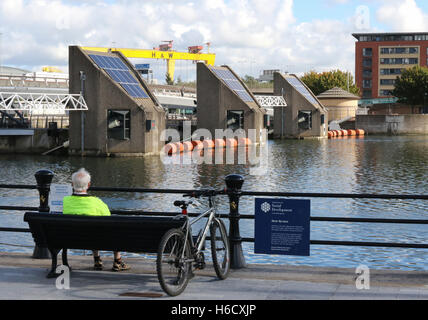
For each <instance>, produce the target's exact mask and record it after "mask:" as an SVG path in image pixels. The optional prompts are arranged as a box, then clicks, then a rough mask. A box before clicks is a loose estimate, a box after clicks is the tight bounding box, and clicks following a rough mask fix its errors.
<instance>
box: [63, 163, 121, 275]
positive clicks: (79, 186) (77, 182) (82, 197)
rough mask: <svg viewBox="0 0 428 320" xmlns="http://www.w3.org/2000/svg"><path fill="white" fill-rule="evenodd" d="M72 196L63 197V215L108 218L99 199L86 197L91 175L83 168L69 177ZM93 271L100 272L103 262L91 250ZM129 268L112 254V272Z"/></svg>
mask: <svg viewBox="0 0 428 320" xmlns="http://www.w3.org/2000/svg"><path fill="white" fill-rule="evenodd" d="M71 180H72V184H73V195H72V196H67V197H64V200H63V214H77V215H86V216H110V215H111V213H110V210H109V208H108V206H107V205H106V204H105V203H104V202H103V201H102V200H101V199H99V198H97V197H93V196H90V195H88V193H87V191H88V189H89V186H90V185H91V175H90V174H89V172H87V171H86V170H85V169H84V168H82V169H80V170H79V171H77V172H75V173H73V175H72V176H71ZM92 252H93V255H94V269H95V270H102V269H103V262H102V260H101V257H100V254H99V251H98V250H93V251H92ZM129 269H130V267H129V266H128V265H127V264H126V263H125V262H123V261H122V258H121V255H120V252H114V262H113V268H112V270H113V271H124V270H129Z"/></svg>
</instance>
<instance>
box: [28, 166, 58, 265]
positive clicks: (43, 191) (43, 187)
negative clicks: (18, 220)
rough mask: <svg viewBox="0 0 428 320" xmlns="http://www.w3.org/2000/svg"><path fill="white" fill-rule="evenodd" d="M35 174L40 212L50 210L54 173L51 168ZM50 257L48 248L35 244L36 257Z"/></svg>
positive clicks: (34, 256)
mask: <svg viewBox="0 0 428 320" xmlns="http://www.w3.org/2000/svg"><path fill="white" fill-rule="evenodd" d="M34 176H35V177H36V182H37V190H38V191H39V200H40V205H39V212H42V213H46V212H49V211H50V208H49V192H50V190H51V182H52V179H53V177H54V173H53V172H52V171H50V170H46V169H42V170H39V171H37V172H36V174H35V175H34ZM50 257H51V256H50V253H49V250H48V249H47V248H40V247H39V246H37V245H36V246H35V248H34V251H33V258H34V259H50Z"/></svg>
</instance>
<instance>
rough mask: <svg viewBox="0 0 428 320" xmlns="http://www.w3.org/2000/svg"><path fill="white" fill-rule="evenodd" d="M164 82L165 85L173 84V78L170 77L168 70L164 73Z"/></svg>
mask: <svg viewBox="0 0 428 320" xmlns="http://www.w3.org/2000/svg"><path fill="white" fill-rule="evenodd" d="M165 82H166V84H167V85H170V86H173V85H174V80H172V79H171V76H170V75H169V73H168V72H167V73H166V74H165Z"/></svg>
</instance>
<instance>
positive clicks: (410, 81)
mask: <svg viewBox="0 0 428 320" xmlns="http://www.w3.org/2000/svg"><path fill="white" fill-rule="evenodd" d="M392 94H393V95H394V96H395V97H397V98H398V102H401V103H406V104H409V105H412V106H417V105H425V104H426V103H427V102H428V68H426V67H419V66H416V67H413V68H410V69H407V70H405V71H403V72H402V74H401V76H400V77H398V78H397V80H396V82H395V89H394V91H393V92H392Z"/></svg>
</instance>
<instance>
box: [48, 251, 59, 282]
mask: <svg viewBox="0 0 428 320" xmlns="http://www.w3.org/2000/svg"><path fill="white" fill-rule="evenodd" d="M59 251H60V250H58V249H52V248H49V252H50V253H51V256H52V264H51V271H49V273H48V275H47V278H57V277H58V276H59V274H57V273H56V267H57V264H58V260H57V255H58V252H59Z"/></svg>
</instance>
